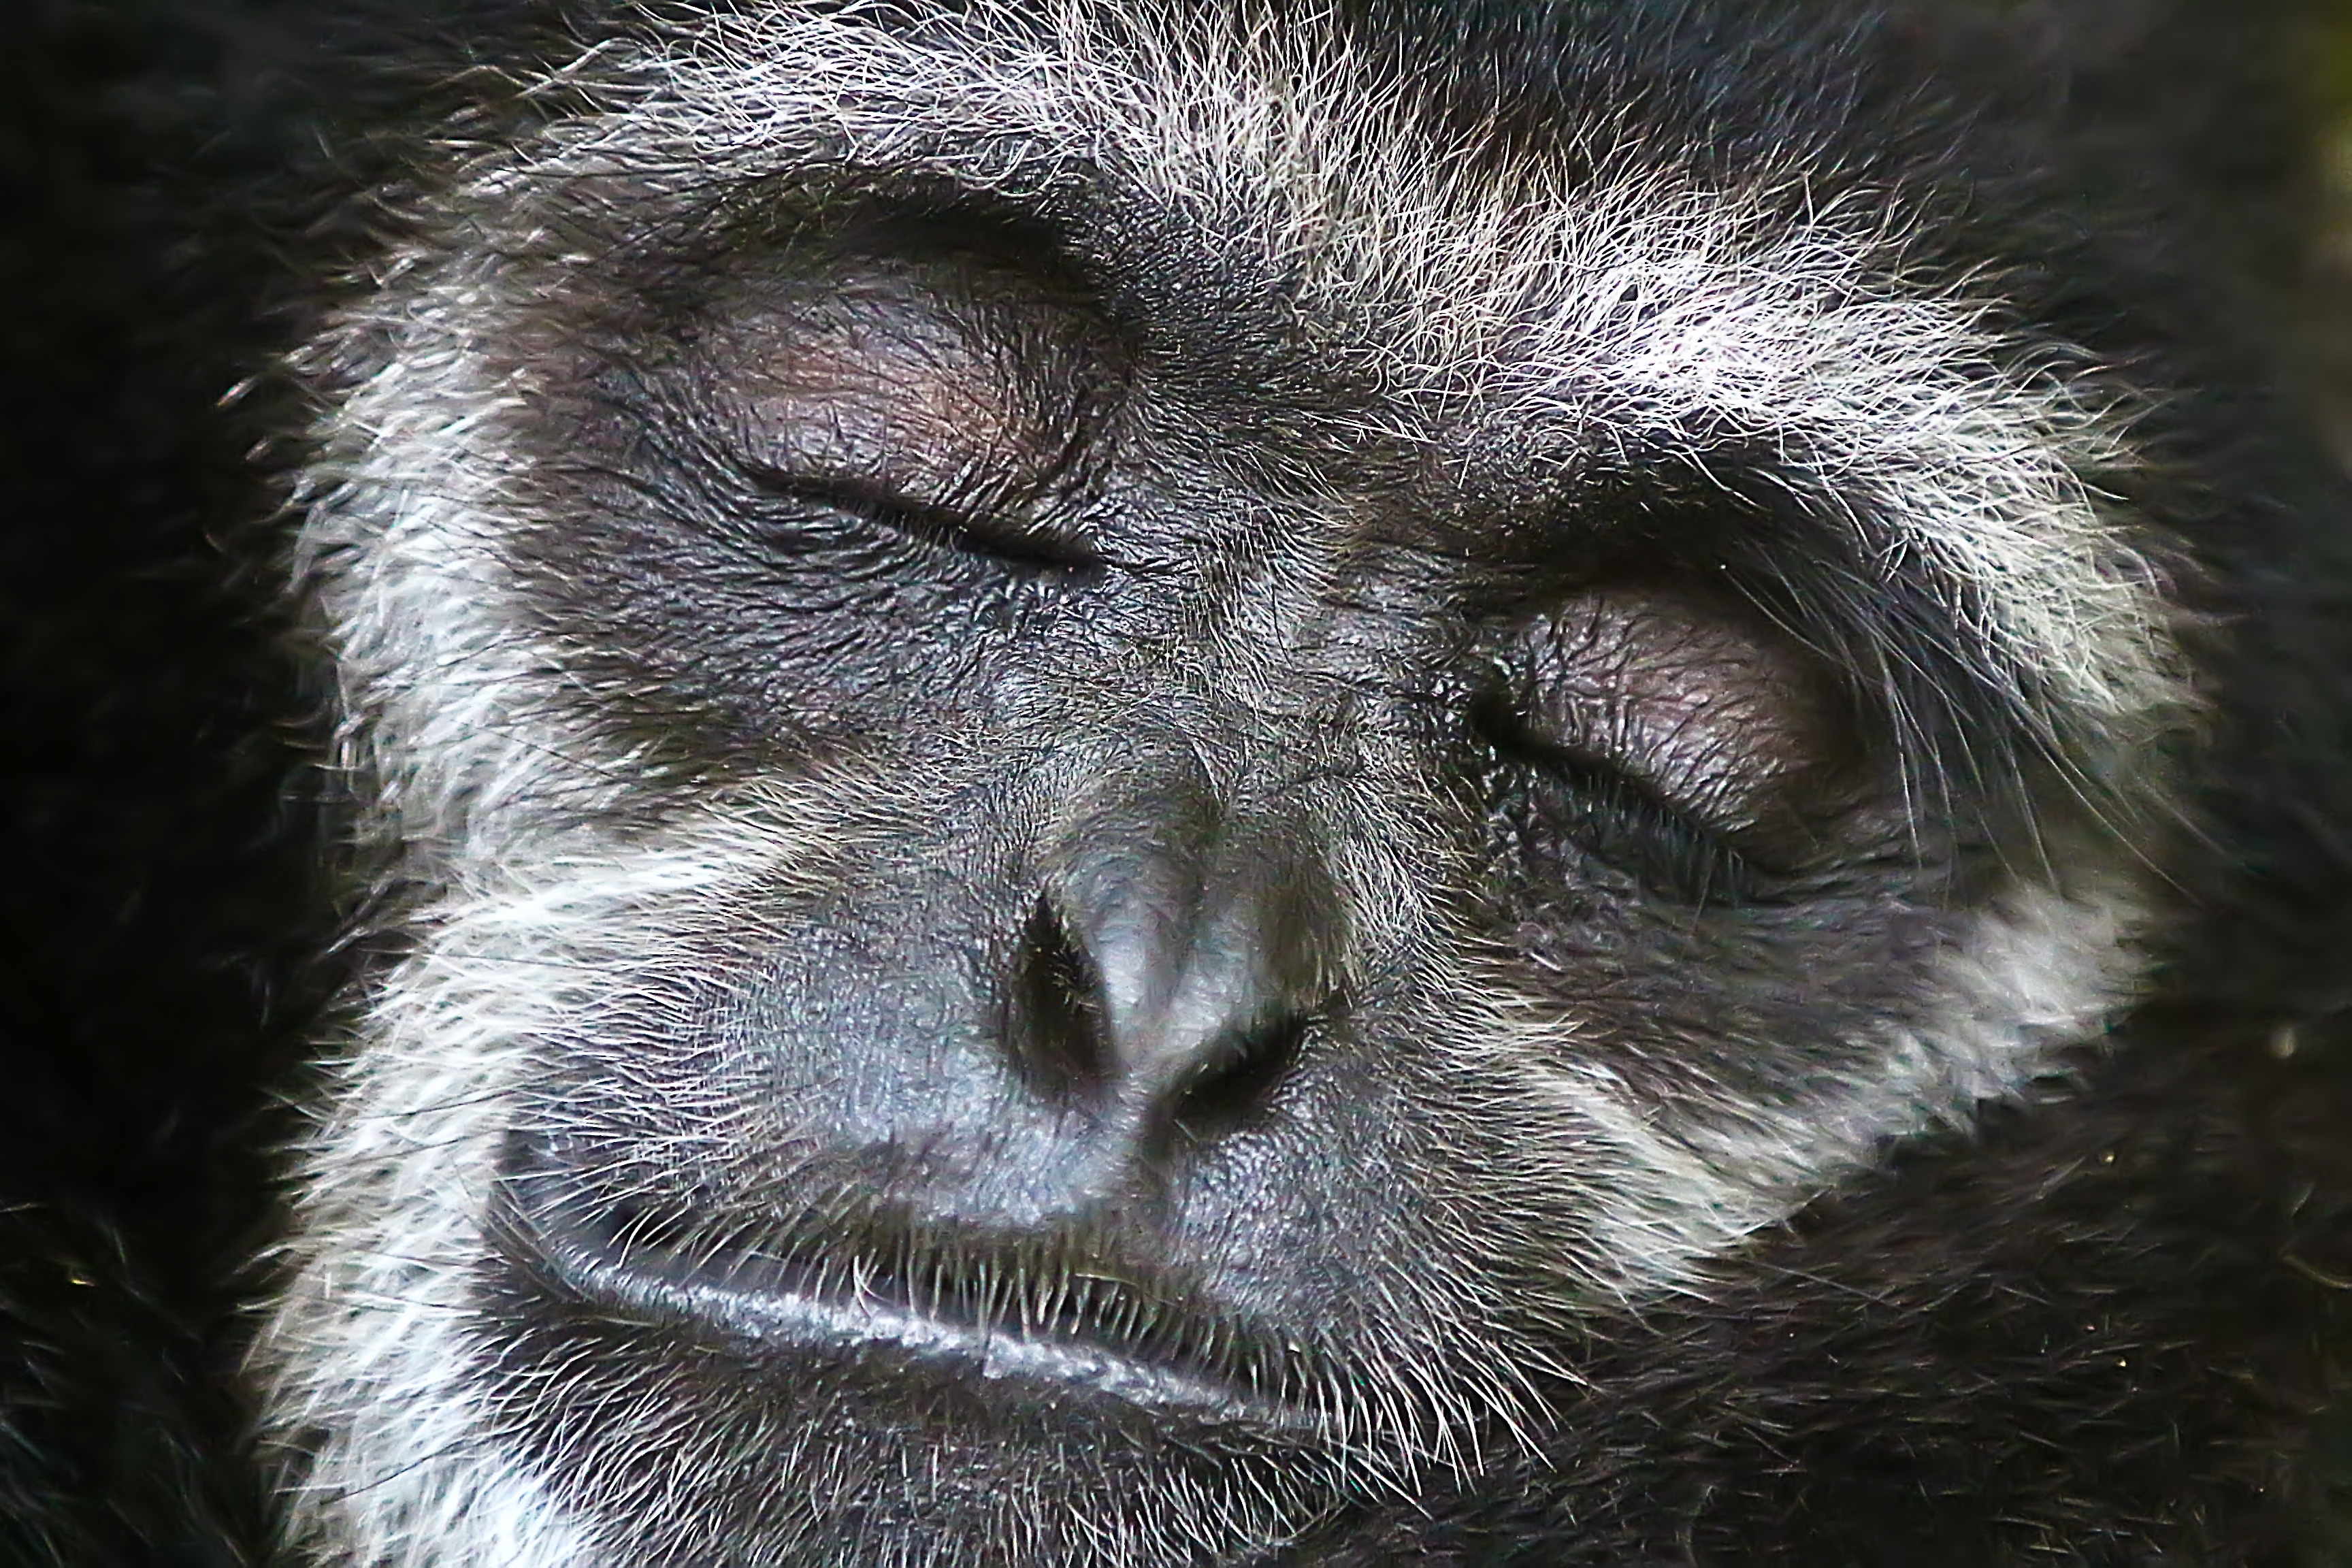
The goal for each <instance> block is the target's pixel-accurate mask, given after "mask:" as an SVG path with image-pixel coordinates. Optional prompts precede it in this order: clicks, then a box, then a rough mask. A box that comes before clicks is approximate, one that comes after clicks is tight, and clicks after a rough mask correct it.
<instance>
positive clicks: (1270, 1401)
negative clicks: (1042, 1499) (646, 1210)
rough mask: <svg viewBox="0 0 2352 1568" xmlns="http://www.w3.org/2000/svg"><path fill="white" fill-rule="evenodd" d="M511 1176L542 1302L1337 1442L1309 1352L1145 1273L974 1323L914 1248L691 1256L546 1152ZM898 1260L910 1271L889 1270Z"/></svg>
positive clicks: (983, 1257) (1024, 1257)
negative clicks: (920, 1279)
mask: <svg viewBox="0 0 2352 1568" xmlns="http://www.w3.org/2000/svg"><path fill="white" fill-rule="evenodd" d="M507 1167H508V1168H507V1170H506V1172H505V1174H504V1180H503V1181H502V1183H501V1194H500V1202H499V1214H498V1219H497V1223H496V1224H495V1226H494V1230H495V1231H496V1232H497V1233H498V1235H499V1240H500V1243H501V1245H502V1246H503V1247H504V1248H505V1250H506V1251H507V1252H508V1254H509V1258H511V1259H512V1260H513V1261H514V1262H516V1263H517V1264H519V1265H520V1266H521V1267H522V1268H524V1269H525V1270H526V1271H527V1272H528V1273H529V1274H530V1275H531V1276H532V1277H534V1278H535V1279H537V1280H538V1281H539V1282H540V1283H541V1286H542V1287H543V1288H546V1289H550V1290H551V1291H552V1292H553V1293H555V1294H557V1295H560V1296H562V1297H563V1298H566V1299H568V1300H572V1301H573V1302H575V1303H577V1304H579V1305H581V1306H584V1307H587V1308H589V1309H591V1310H599V1311H603V1312H605V1313H609V1314H612V1315H614V1316H616V1317H620V1318H623V1319H625V1320H628V1321H638V1322H646V1321H656V1322H663V1323H667V1324H672V1325H675V1326H678V1327H683V1328H687V1329H689V1330H700V1331H706V1332H708V1331H717V1332H719V1333H720V1334H723V1335H726V1336H728V1337H730V1338H734V1339H737V1340H740V1341H742V1342H748V1343H750V1344H752V1345H756V1346H760V1347H762V1348H769V1349H779V1350H791V1349H798V1350H803V1351H812V1352H827V1353H830V1354H833V1355H835V1356H842V1357H847V1358H850V1359H853V1360H876V1361H879V1362H881V1363H885V1364H887V1363H898V1365H900V1366H903V1367H906V1368H909V1369H911V1368H915V1367H922V1368H925V1369H927V1370H929V1371H931V1372H933V1373H937V1374H943V1375H945V1376H948V1377H951V1378H954V1379H957V1380H959V1381H961V1382H963V1383H965V1384H967V1385H980V1386H994V1387H998V1388H1002V1389H1003V1390H1004V1391H1005V1392H1006V1393H1007V1394H1013V1395H1015V1396H1017V1391H1019V1390H1021V1389H1023V1388H1024V1387H1025V1388H1027V1389H1029V1390H1032V1391H1043V1392H1046V1393H1049V1394H1061V1395H1066V1394H1073V1393H1076V1394H1086V1395H1092V1396H1094V1397H1097V1398H1100V1399H1103V1400H1107V1401H1115V1402H1117V1403H1118V1404H1120V1405H1129V1406H1133V1407H1136V1408H1139V1409H1142V1410H1146V1411H1150V1412H1155V1413H1162V1414H1166V1415H1181V1416H1186V1417H1189V1418H1191V1419H1192V1420H1194V1421H1200V1422H1204V1423H1213V1424H1217V1425H1245V1426H1249V1427H1250V1428H1252V1429H1254V1430H1256V1431H1258V1432H1261V1433H1265V1432H1276V1433H1283V1434H1287V1435H1290V1436H1296V1437H1298V1438H1301V1439H1304V1438H1307V1437H1311V1436H1315V1435H1317V1434H1318V1433H1319V1432H1321V1430H1322V1423H1321V1421H1320V1420H1319V1419H1318V1415H1317V1414H1316V1412H1315V1411H1314V1409H1313V1408H1311V1407H1310V1406H1308V1405H1306V1404H1304V1403H1303V1402H1301V1401H1300V1399H1299V1398H1298V1397H1297V1392H1298V1391H1299V1390H1302V1389H1307V1388H1311V1387H1313V1386H1315V1385H1316V1384H1317V1383H1318V1381H1319V1380H1318V1379H1315V1378H1312V1377H1311V1376H1310V1375H1309V1370H1310V1368H1309V1361H1310V1358H1309V1355H1308V1353H1307V1352H1304V1351H1302V1350H1299V1349H1297V1348H1296V1347H1294V1346H1289V1345H1285V1344H1282V1343H1281V1342H1279V1341H1276V1340H1275V1339H1274V1338H1273V1336H1270V1335H1268V1334H1265V1333H1264V1332H1263V1331H1259V1330H1257V1329H1255V1327H1254V1326H1253V1325H1251V1324H1249V1323H1247V1322H1246V1321H1244V1320H1242V1319H1241V1318H1240V1317H1239V1316H1238V1315H1237V1314H1235V1313H1233V1312H1230V1311H1226V1310H1217V1309H1215V1308H1213V1307H1212V1306H1210V1305H1208V1304H1206V1303H1203V1302H1202V1300H1200V1299H1199V1298H1198V1296H1197V1294H1195V1293H1194V1292H1192V1291H1189V1290H1186V1289H1182V1288H1181V1286H1179V1285H1178V1284H1176V1283H1175V1282H1173V1281H1171V1280H1168V1279H1164V1278H1161V1277H1159V1276H1156V1275H1154V1274H1153V1273H1151V1272H1150V1271H1148V1270H1141V1269H1137V1268H1129V1267H1125V1266H1119V1267H1116V1268H1111V1267H1108V1266H1104V1267H1101V1268H1099V1270H1098V1271H1095V1270H1089V1269H1087V1268H1083V1267H1081V1268H1070V1267H1068V1266H1065V1268H1064V1269H1063V1271H1062V1273H1061V1275H1060V1277H1059V1278H1057V1279H1053V1280H1052V1285H1053V1290H1052V1297H1053V1300H1055V1301H1056V1302H1057V1303H1059V1304H1058V1305H1057V1306H1056V1307H1055V1309H1054V1310H1045V1309H1044V1308H1043V1307H1040V1306H1038V1305H1037V1303H1038V1301H1039V1295H1040V1290H1041V1289H1042V1286H1043V1281H1042V1280H1041V1281H1037V1282H1027V1283H1026V1288H1025V1291H1024V1294H1023V1296H1022V1298H1021V1302H1014V1301H1003V1302H1002V1303H1000V1304H999V1305H1000V1310H986V1309H985V1308H983V1309H981V1310H974V1309H973V1307H972V1305H971V1302H970V1300H968V1298H969V1296H970V1294H971V1292H970V1290H969V1289H967V1288H962V1287H958V1288H955V1289H950V1290H948V1291H942V1290H940V1289H936V1288H935V1289H933V1290H932V1291H930V1292H929V1294H930V1295H931V1298H932V1300H930V1301H929V1302H928V1303H926V1302H924V1301H923V1300H920V1298H921V1296H922V1295H923V1294H924V1292H923V1291H921V1290H920V1289H918V1288H916V1287H914V1286H913V1285H912V1284H911V1283H910V1279H911V1277H912V1276H913V1275H915V1274H916V1273H917V1272H919V1270H922V1269H923V1268H927V1267H936V1266H937V1265H938V1263H939V1261H940V1259H941V1258H945V1257H947V1256H948V1250H947V1249H945V1248H940V1247H927V1246H926V1244H925V1243H923V1242H921V1241H919V1240H917V1239H916V1238H915V1237H913V1234H912V1233H911V1232H908V1233H906V1234H905V1235H904V1236H902V1237H900V1238H899V1239H898V1243H897V1245H896V1246H893V1247H887V1248H886V1247H882V1246H877V1237H874V1236H873V1235H872V1234H870V1233H869V1234H866V1235H865V1236H863V1237H860V1238H859V1239H856V1240H851V1239H841V1240H840V1241H839V1242H838V1247H837V1249H835V1248H830V1247H825V1246H824V1244H823V1239H822V1238H818V1241H817V1244H815V1245H812V1244H811V1242H810V1240H809V1239H807V1238H799V1239H797V1240H796V1241H795V1243H794V1245H793V1246H792V1247H790V1248H789V1250H786V1251H783V1252H782V1253H781V1254H780V1253H779V1252H778V1251H776V1250H773V1249H768V1248H762V1247H759V1246H756V1245H749V1246H731V1247H724V1248H714V1247H710V1246H709V1245H707V1244H698V1245H695V1246H693V1247H691V1249H690V1250H689V1249H688V1248H687V1247H681V1246H678V1245H674V1244H670V1243H667V1242H666V1241H664V1240H662V1239H660V1238H658V1237H657V1236H655V1235H653V1234H652V1233H651V1232H650V1230H649V1228H648V1227H646V1226H643V1225H641V1224H638V1223H635V1222H634V1219H633V1218H632V1217H620V1216H619V1211H617V1210H616V1208H615V1207H614V1205H611V1204H609V1203H602V1202H599V1201H598V1200H597V1199H596V1198H594V1197H593V1196H589V1195H583V1190H582V1184H581V1182H580V1181H579V1179H578V1178H577V1176H575V1175H574V1174H572V1173H570V1172H568V1171H566V1170H564V1169H563V1168H562V1166H561V1164H560V1163H558V1162H557V1161H556V1160H555V1159H554V1157H553V1156H551V1154H550V1153H549V1152H547V1151H546V1150H545V1149H544V1148H542V1147H536V1146H531V1147H526V1148H523V1149H519V1150H517V1151H516V1152H515V1153H514V1155H513V1156H510V1158H509V1161H508V1162H507ZM845 1234H846V1233H845ZM952 1250H953V1253H954V1255H955V1257H956V1258H957V1259H958V1260H959V1261H960V1262H961V1263H963V1264H965V1265H969V1264H971V1263H974V1262H981V1261H992V1262H997V1263H999V1265H1000V1266H1001V1267H1002V1268H1003V1269H1004V1270H1005V1275H1004V1277H1006V1278H1011V1277H1013V1272H1012V1271H1013V1270H1014V1269H1016V1268H1022V1267H1024V1266H1026V1267H1028V1268H1033V1269H1034V1268H1036V1267H1037V1265H1038V1263H1039V1261H1040V1255H1039V1254H1037V1253H1036V1252H1035V1251H1034V1249H1033V1250H1029V1251H1024V1250H1023V1249H1021V1248H1019V1247H1008V1248H1003V1249H999V1250H998V1251H997V1252H995V1253H993V1254H992V1252H991V1251H990V1250H989V1249H988V1248H987V1247H984V1246H971V1245H969V1244H960V1245H957V1246H955V1247H953V1249H952ZM886 1252H889V1253H895V1254H896V1255H897V1256H898V1258H899V1259H900V1262H899V1263H898V1266H896V1267H892V1266H889V1265H887V1264H883V1263H880V1262H877V1258H879V1257H881V1256H883V1255H884V1254H885V1253H886ZM1022 1302H1026V1303H1029V1304H1030V1308H1031V1310H1023V1307H1022V1304H1021V1303H1022Z"/></svg>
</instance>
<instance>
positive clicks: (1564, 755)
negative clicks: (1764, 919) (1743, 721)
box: [1473, 700, 1765, 907]
mask: <svg viewBox="0 0 2352 1568" xmlns="http://www.w3.org/2000/svg"><path fill="white" fill-rule="evenodd" d="M1473 723H1474V726H1475V729H1476V731H1477V732H1478V735H1479V738H1480V740H1481V741H1482V742H1484V744H1485V746H1486V750H1487V751H1488V752H1489V753H1490V754H1491V756H1492V758H1493V763H1494V766H1495V776H1494V778H1493V781H1492V784H1491V785H1490V789H1489V796H1490V800H1491V802H1492V804H1493V805H1494V807H1495V808H1496V810H1497V811H1499V812H1500V813H1502V814H1503V815H1505V816H1507V817H1508V818H1509V819H1510V820H1511V822H1512V826H1513V827H1514V828H1515V829H1516V830H1517V833H1518V834H1519V835H1520V836H1521V837H1522V838H1523V839H1531V840H1535V841H1536V842H1535V843H1531V844H1529V845H1528V848H1529V849H1530V850H1532V851H1534V852H1536V853H1538V854H1540V853H1541V852H1542V851H1543V850H1544V849H1545V848H1548V847H1549V845H1550V843H1551V842H1552V841H1555V840H1557V839H1559V838H1561V837H1565V838H1567V839H1568V840H1569V841H1570V842H1571V843H1572V844H1574V846H1575V847H1577V848H1579V849H1580V850H1582V851H1583V852H1584V853H1585V854H1586V855H1589V856H1591V858H1593V859H1595V860H1597V861H1599V862H1600V863H1601V864H1602V865H1603V866H1606V867H1608V868H1610V869H1612V870H1614V871H1616V872H1618V873H1620V874H1622V875H1623V876H1625V877H1627V878H1630V879H1632V880H1633V881H1634V882H1635V883H1637V884H1639V885H1640V886H1641V887H1643V888H1644V889H1648V890H1649V891H1651V892H1654V893H1657V894H1660V895H1663V896H1664V897H1666V898H1670V899H1673V900H1675V901H1677V902H1680V903H1686V904H1691V905H1695V906H1700V907H1704V906H1705V905H1707V904H1710V903H1729V904H1743V903H1753V902H1757V901H1759V885H1760V884H1761V883H1762V882H1763V881H1764V880H1765V879H1764V878H1763V877H1762V876H1761V875H1760V874H1759V868H1757V866H1756V864H1755V863H1754V861H1752V860H1751V859H1750V858H1748V856H1746V855H1744V854H1742V853H1741V852H1740V851H1739V849H1738V847H1735V846H1734V845H1732V844H1731V843H1729V842H1727V840H1726V839H1725V837H1724V836H1723V835H1722V834H1721V833H1719V832H1717V830H1715V829H1713V828H1710V827H1708V826H1706V825H1705V824H1703V823H1700V822H1698V821H1697V820H1696V819H1695V818H1694V817H1692V816H1691V815H1690V814H1689V813H1688V812H1686V811H1684V810H1682V809H1680V808H1678V807H1676V806H1675V805H1674V804H1673V803H1671V802H1669V801H1667V800H1664V799H1663V798H1661V797H1660V796H1659V795H1658V794H1657V792H1656V791H1655V790H1654V789H1653V788H1652V787H1651V786H1649V785H1648V784H1644V783H1643V782H1642V781H1641V780H1639V779H1636V778H1634V777H1633V776H1632V775H1631V774H1630V773H1626V772H1625V771H1624V769H1622V767H1620V766H1618V765H1617V764H1615V763H1612V762H1611V761H1610V760H1608V759H1606V758H1601V757H1592V756H1589V755H1586V754H1583V753H1580V752H1571V751H1569V750H1566V749H1563V748H1561V747H1559V746H1556V745H1551V744H1549V743H1547V742H1545V741H1543V740H1542V739H1541V738H1540V737H1538V736H1536V735H1534V734H1531V733H1530V732H1529V731H1528V728H1527V726H1526V725H1525V724H1524V723H1523V722H1522V721H1520V720H1519V718H1518V716H1517V714H1516V713H1514V712H1512V711H1511V710H1510V709H1509V708H1508V707H1507V706H1506V705H1505V704H1504V703H1502V702H1501V701H1500V700H1491V701H1488V702H1485V703H1482V704H1480V705H1479V707H1478V708H1477V710H1475V713H1474V716H1473Z"/></svg>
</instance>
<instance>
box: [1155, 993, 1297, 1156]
mask: <svg viewBox="0 0 2352 1568" xmlns="http://www.w3.org/2000/svg"><path fill="white" fill-rule="evenodd" d="M1312 1022H1313V1020H1312V1019H1311V1018H1310V1017H1309V1016H1307V1015H1306V1014H1303V1013H1287V1014H1285V1015H1283V1016H1280V1017H1277V1018H1272V1019H1269V1020H1267V1021H1265V1023H1264V1024H1261V1025H1258V1026H1253V1027H1251V1028H1249V1029H1247V1030H1240V1031H1235V1032H1234V1033H1233V1034H1231V1035H1229V1036H1227V1037H1225V1038H1224V1039H1223V1040H1220V1041H1219V1042H1218V1044H1217V1047H1216V1048H1215V1049H1213V1051H1212V1052H1210V1053H1209V1055H1208V1056H1207V1057H1206V1058H1205V1059H1203V1061H1202V1064H1201V1066H1200V1068H1198V1069H1197V1070H1196V1071H1195V1072H1193V1073H1192V1076H1191V1077H1190V1078H1188V1079H1186V1080H1185V1081H1184V1083H1183V1084H1182V1086H1181V1089H1180V1090H1179V1093H1178V1095H1177V1097H1176V1100H1175V1104H1174V1106H1173V1111H1172V1121H1173V1123H1174V1125H1175V1127H1176V1129H1177V1130H1178V1131H1180V1132H1181V1133H1182V1134H1184V1135H1186V1136H1188V1137H1192V1138H1204V1137H1213V1136H1216V1135H1218V1134H1222V1133H1224V1132H1228V1131H1232V1130H1233V1129H1234V1128H1235V1127H1238V1126H1240V1125H1242V1124H1243V1123H1244V1122H1246V1121H1248V1120H1249V1119H1250V1118H1251V1117H1252V1116H1254V1115H1255V1114H1256V1113H1257V1112H1259V1111H1261V1110H1264V1109H1265V1106H1266V1104H1267V1103H1268V1101H1269V1100H1272V1098H1273V1096H1274V1091H1275V1089H1276V1086H1277V1085H1278V1084H1279V1083H1280V1082H1281V1081H1282V1079H1283V1076H1284V1075H1285V1074H1286V1073H1287V1072H1288V1071H1289V1070H1290V1068H1291V1067H1292V1065H1293V1064H1294V1063H1295V1062H1297V1059H1298V1052H1299V1048H1300V1047H1302V1046H1303V1045H1304V1044H1305V1043H1306V1040H1307V1029H1308V1027H1309V1026H1310V1025H1311V1024H1312Z"/></svg>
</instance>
